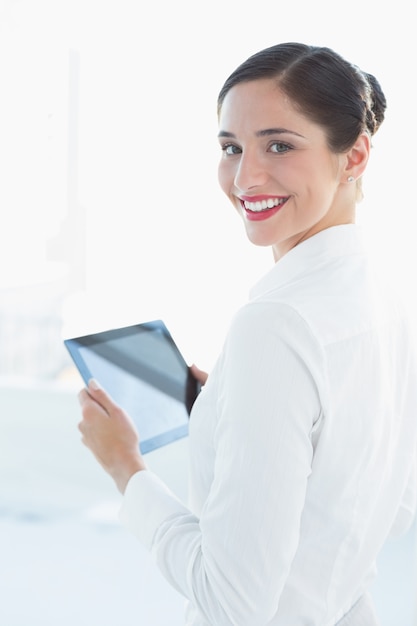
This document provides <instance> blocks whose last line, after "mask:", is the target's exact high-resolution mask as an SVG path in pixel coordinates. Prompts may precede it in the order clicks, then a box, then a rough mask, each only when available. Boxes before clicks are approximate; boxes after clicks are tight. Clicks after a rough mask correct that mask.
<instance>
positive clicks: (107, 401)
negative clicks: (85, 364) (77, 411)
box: [86, 378, 120, 415]
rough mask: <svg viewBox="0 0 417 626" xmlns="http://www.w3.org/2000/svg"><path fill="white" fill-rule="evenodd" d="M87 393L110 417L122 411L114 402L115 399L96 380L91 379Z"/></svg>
mask: <svg viewBox="0 0 417 626" xmlns="http://www.w3.org/2000/svg"><path fill="white" fill-rule="evenodd" d="M86 391H87V393H88V395H89V396H90V397H91V398H93V400H95V402H97V403H98V404H99V405H100V406H101V407H102V408H103V409H104V410H105V411H106V413H108V414H109V415H111V414H114V413H115V412H119V411H120V407H119V405H118V404H116V403H115V402H114V400H113V398H112V397H111V396H110V395H109V394H108V393H107V392H106V391H105V390H104V389H103V387H102V386H101V385H100V383H99V382H98V381H97V380H96V379H95V378H91V379H90V380H89V381H88V385H87V389H86Z"/></svg>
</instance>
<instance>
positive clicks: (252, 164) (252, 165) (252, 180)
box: [234, 151, 268, 192]
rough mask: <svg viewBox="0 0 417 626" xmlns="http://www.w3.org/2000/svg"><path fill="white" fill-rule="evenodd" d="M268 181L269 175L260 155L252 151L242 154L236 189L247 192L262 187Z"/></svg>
mask: <svg viewBox="0 0 417 626" xmlns="http://www.w3.org/2000/svg"><path fill="white" fill-rule="evenodd" d="M267 179H268V173H267V171H266V169H265V167H264V164H263V162H262V159H261V158H260V157H259V155H257V154H256V153H255V152H252V151H245V152H242V153H241V155H240V159H239V162H238V164H237V168H236V172H235V178H234V184H235V187H236V188H237V189H239V190H240V191H243V192H245V191H249V190H251V189H254V188H256V187H262V185H265V183H266V181H267Z"/></svg>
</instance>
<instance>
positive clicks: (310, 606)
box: [79, 43, 417, 626]
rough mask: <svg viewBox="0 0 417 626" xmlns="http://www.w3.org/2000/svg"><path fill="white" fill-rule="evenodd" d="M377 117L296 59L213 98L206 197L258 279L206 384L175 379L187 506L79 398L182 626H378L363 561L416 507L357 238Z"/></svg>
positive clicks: (343, 71) (358, 76)
mask: <svg viewBox="0 0 417 626" xmlns="http://www.w3.org/2000/svg"><path fill="white" fill-rule="evenodd" d="M300 85H301V90H300ZM385 106H386V103H385V97H384V95H383V92H382V90H381V87H380V86H379V84H378V82H377V81H376V79H375V78H374V77H372V76H371V75H369V74H366V73H364V72H362V71H360V70H359V69H358V68H357V67H356V66H354V65H352V64H350V63H349V62H347V61H346V60H345V59H344V58H342V57H341V56H340V55H338V54H337V53H335V52H334V51H333V50H331V49H329V48H321V47H316V46H308V45H304V44H298V43H288V44H278V45H275V46H272V47H271V48H267V49H264V50H262V51H260V52H259V53H257V54H255V55H253V56H251V57H250V58H249V59H247V61H245V62H244V63H243V64H242V65H241V66H239V67H238V68H237V69H236V71H235V72H233V73H232V74H231V76H230V77H229V78H228V79H227V81H226V82H225V85H224V87H223V88H222V90H221V92H220V96H219V109H218V110H219V114H218V116H219V126H220V132H219V138H220V145H221V149H222V151H221V160H220V165H219V180H220V184H221V187H222V189H223V191H224V192H225V194H226V195H227V197H228V198H229V199H230V201H231V203H232V205H233V206H234V208H235V209H236V210H237V212H238V214H239V215H240V216H241V219H242V220H243V224H244V227H245V230H246V233H247V235H248V238H249V239H250V241H251V242H252V243H255V244H256V245H260V246H267V247H270V248H271V249H272V251H273V256H274V259H275V264H274V266H273V267H272V268H271V269H270V271H269V272H267V273H266V274H265V275H264V276H263V277H262V278H261V279H260V280H258V282H257V283H256V284H255V286H254V287H253V288H252V290H251V294H250V299H249V301H248V302H247V303H246V304H245V305H243V306H242V307H241V308H240V309H239V310H238V311H237V313H236V314H235V315H234V317H233V319H232V322H231V324H230V327H229V330H228V333H227V336H226V339H225V342H224V346H223V349H222V350H221V352H220V354H219V356H218V359H217V361H216V363H215V365H214V367H213V369H212V371H211V372H210V373H209V375H208V378H207V375H206V374H204V373H203V372H201V370H198V369H197V368H193V369H192V372H193V373H194V375H195V376H196V377H197V378H198V379H199V380H200V382H201V383H202V384H203V385H204V386H203V389H202V391H201V393H200V394H199V396H198V397H197V400H196V401H195V403H194V405H193V409H192V412H191V417H190V437H189V447H190V479H189V484H190V493H189V502H188V503H187V504H186V503H185V502H182V501H181V500H179V499H178V498H177V497H176V496H175V495H174V494H173V493H171V492H170V491H169V489H168V488H167V486H166V484H165V483H164V482H163V481H162V480H161V478H159V477H158V476H157V475H156V474H155V473H154V472H152V471H151V470H149V469H148V468H147V464H146V462H145V459H144V457H143V455H142V454H141V453H140V450H139V447H138V444H137V438H138V436H139V438H140V433H139V434H138V433H137V432H136V430H135V428H134V426H133V425H132V422H131V420H130V418H129V416H128V415H127V413H126V411H124V410H123V407H121V406H119V405H117V404H116V403H115V402H114V401H113V399H112V398H111V397H110V396H109V395H108V393H106V390H105V389H103V388H101V387H100V385H99V384H97V381H90V384H89V385H88V388H87V389H83V390H81V392H80V396H79V398H80V404H81V413H82V419H81V422H80V425H79V429H80V431H81V433H82V437H83V442H84V443H85V444H86V445H87V447H89V448H90V450H91V451H92V453H93V454H94V456H95V457H96V459H97V460H98V461H99V463H100V464H101V465H102V467H103V468H104V469H105V470H106V471H107V472H108V473H109V474H110V475H111V477H112V478H113V479H114V481H115V483H116V485H117V487H118V489H119V490H120V491H121V492H122V493H123V494H124V499H123V505H122V511H121V519H122V521H123V523H124V524H125V525H126V527H127V528H129V529H130V530H131V531H132V532H133V533H134V534H135V535H136V536H137V537H138V538H139V539H140V541H141V542H142V543H143V544H144V545H145V546H146V547H147V548H148V549H149V550H150V551H151V552H152V553H153V554H154V556H155V558H156V561H157V563H158V565H159V567H160V569H161V571H162V573H163V574H164V576H165V577H166V578H167V580H168V581H169V582H170V583H171V585H172V586H173V587H174V588H175V589H177V590H178V591H179V592H180V593H181V594H182V595H183V596H185V597H186V598H187V601H188V602H187V618H186V621H187V624H190V625H191V624H192V625H193V626H212V625H214V624H222V625H224V626H226V625H229V624H230V626H231V625H232V624H239V626H245V625H248V626H249V625H251V626H252V625H253V624H256V625H257V626H263V625H265V626H266V625H270V626H272V625H275V626H280V625H282V626H288V624H292V625H294V626H295V625H298V624H299V625H301V624H305V623H309V624H311V625H312V626H313V625H314V626H323V625H324V624H325V625H326V626H333V625H336V624H338V625H339V626H342V625H346V626H347V625H348V624H349V626H373V625H376V624H379V621H378V618H377V616H376V614H375V611H374V607H373V603H372V600H371V597H370V595H369V590H370V586H371V582H372V580H373V579H374V577H375V564H376V560H377V558H378V555H379V554H380V552H381V550H382V548H383V546H384V544H385V542H386V541H387V539H388V538H389V537H390V536H392V535H395V534H398V533H400V534H401V533H404V532H405V531H406V530H407V529H408V528H409V527H410V526H411V524H412V521H413V518H414V515H415V508H416V499H417V473H416V472H417V423H416V420H415V415H416V413H417V358H416V353H415V352H414V343H413V337H412V332H411V329H410V325H409V322H408V320H407V316H406V314H405V312H404V310H403V307H402V305H401V302H400V300H399V298H398V296H397V294H396V293H395V291H393V290H391V288H390V287H389V285H388V284H387V283H386V282H385V281H384V280H383V276H381V274H382V273H381V272H379V271H378V269H377V268H376V266H375V263H374V261H373V260H372V258H371V255H370V254H369V251H368V249H367V245H366V238H364V237H363V236H362V233H361V231H360V228H359V227H358V226H357V224H356V205H357V202H358V200H359V198H360V196H361V186H360V183H358V182H357V181H359V180H360V178H361V176H362V175H363V174H364V172H365V170H366V168H367V165H368V159H369V156H370V146H371V137H372V136H373V134H374V133H375V132H376V130H377V129H378V128H379V126H380V124H381V123H382V121H383V119H384V111H385ZM103 417H105V419H104V421H103ZM173 469H175V466H174V468H173ZM145 512H146V514H144V513H145Z"/></svg>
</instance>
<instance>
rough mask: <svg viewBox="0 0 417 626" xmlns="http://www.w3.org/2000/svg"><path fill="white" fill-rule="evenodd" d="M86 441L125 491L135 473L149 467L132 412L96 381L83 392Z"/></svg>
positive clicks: (83, 423) (90, 383) (80, 398)
mask: <svg viewBox="0 0 417 626" xmlns="http://www.w3.org/2000/svg"><path fill="white" fill-rule="evenodd" d="M78 399H79V402H80V405H81V413H82V416H83V419H82V421H81V422H80V424H79V425H78V428H79V430H80V431H81V433H82V435H83V437H82V442H83V443H84V444H85V445H86V446H87V447H88V448H89V449H90V450H91V452H92V453H93V454H94V456H95V457H96V459H97V460H98V462H99V463H100V465H101V466H102V467H103V468H104V469H105V470H106V472H107V473H108V474H110V476H111V477H112V478H113V480H114V481H115V483H116V485H117V488H118V489H119V491H120V492H121V493H124V491H125V489H126V485H127V483H128V482H129V479H130V478H131V476H133V474H135V473H136V472H138V471H140V470H144V469H146V465H145V462H144V460H143V457H142V455H141V453H140V450H139V435H138V433H137V431H136V428H135V426H134V425H133V422H132V420H131V419H130V417H129V416H128V414H127V413H126V412H125V411H123V409H121V408H120V407H119V406H118V405H117V404H115V402H113V400H112V399H111V398H110V396H109V395H108V394H107V393H106V392H105V391H104V389H102V388H101V387H100V386H99V385H98V383H97V382H96V381H95V380H90V382H89V384H88V387H87V388H86V389H83V390H82V391H80V393H79V395H78Z"/></svg>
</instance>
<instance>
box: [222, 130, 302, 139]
mask: <svg viewBox="0 0 417 626" xmlns="http://www.w3.org/2000/svg"><path fill="white" fill-rule="evenodd" d="M269 135H295V136H296V137H302V138H303V139H305V137H304V136H303V135H300V133H296V132H295V130H288V128H265V129H263V130H258V131H256V133H255V136H256V137H268V136H269ZM218 136H219V137H229V138H233V139H235V138H236V135H234V134H233V133H229V132H228V131H227V130H221V131H220V132H219V134H218Z"/></svg>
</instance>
